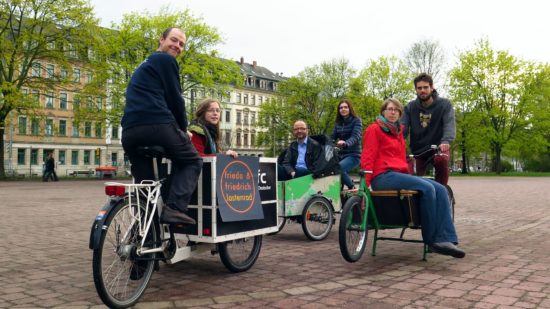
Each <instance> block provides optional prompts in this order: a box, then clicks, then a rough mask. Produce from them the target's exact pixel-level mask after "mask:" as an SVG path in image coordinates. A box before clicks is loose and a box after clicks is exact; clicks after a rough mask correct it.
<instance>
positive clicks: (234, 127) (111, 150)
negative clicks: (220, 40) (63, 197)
mask: <svg viewBox="0 0 550 309" xmlns="http://www.w3.org/2000/svg"><path fill="white" fill-rule="evenodd" d="M75 59H76V58H75ZM237 64H238V65H239V66H240V69H241V74H242V76H243V79H244V83H243V86H239V87H234V86H232V87H231V90H230V91H229V92H228V93H225V94H224V95H218V97H219V100H220V101H221V103H222V106H223V111H222V119H221V131H222V143H223V145H224V148H225V149H233V150H235V151H237V152H239V153H240V154H242V155H252V156H262V155H263V153H264V150H265V149H263V148H258V147H257V146H255V144H256V139H257V136H258V133H259V132H260V130H262V129H261V128H258V127H257V125H256V124H257V119H258V117H259V110H260V106H261V105H262V103H264V102H267V101H268V100H270V99H271V98H272V97H274V96H275V92H276V90H277V87H278V83H279V82H280V81H282V80H284V79H285V78H284V77H283V76H282V74H276V73H273V72H271V71H270V70H269V69H267V68H265V67H262V66H259V65H258V64H257V62H256V61H253V62H252V63H246V62H245V61H244V59H243V58H241V59H240V60H239V61H237ZM30 74H33V75H34V76H37V77H38V76H40V77H42V78H51V77H53V76H60V77H61V78H67V79H69V80H70V81H71V82H72V84H71V83H69V86H67V85H63V86H60V87H54V89H53V90H51V91H46V92H40V91H39V90H35V89H23V94H24V95H28V96H31V97H32V98H33V100H35V101H36V102H37V104H38V106H39V107H40V110H41V114H42V115H41V116H30V115H25V114H19V113H17V112H16V111H13V112H12V113H11V115H10V117H9V119H8V125H7V126H6V131H5V136H4V141H5V144H6V147H4V149H5V154H4V158H5V163H4V164H5V167H6V171H7V173H8V174H9V175H31V174H32V175H41V174H42V168H43V163H44V160H45V158H46V157H47V154H48V153H49V152H53V153H54V158H55V160H56V170H57V174H58V175H60V176H68V175H73V174H75V172H76V173H80V174H82V173H84V172H86V171H91V172H94V171H95V168H97V167H103V166H112V167H116V168H117V170H118V172H119V173H124V172H125V170H127V169H128V166H129V162H128V160H127V158H125V156H124V151H123V149H122V145H121V142H120V135H121V128H120V126H119V124H118V123H117V124H110V123H109V122H108V121H106V120H105V119H103V118H101V117H95V116H97V115H101V114H102V112H104V110H105V109H109V108H110V104H111V102H110V98H109V95H108V89H109V83H107V84H106V85H105V91H104V93H102V94H99V95H82V94H81V93H80V91H79V89H82V88H83V86H85V85H86V83H91V82H92V81H93V78H94V76H93V72H91V71H89V70H87V69H86V65H85V62H80V61H77V60H75V61H73V62H72V67H71V68H70V69H67V68H63V67H61V66H59V65H56V64H55V63H49V62H48V61H47V60H39V61H36V63H35V64H33V69H32V71H31V72H30ZM191 91H193V92H194V93H193V94H190V93H187V94H184V95H185V97H186V102H188V106H189V105H192V104H190V103H192V102H191V100H193V101H195V102H198V101H200V100H201V99H202V98H205V97H209V96H213V94H212V93H209V92H208V91H206V90H205V89H200V88H197V89H193V90H191ZM81 111H84V112H85V113H84V114H85V115H87V116H86V117H85V118H82V117H75V115H76V112H81ZM77 118H78V120H76V119H77Z"/></svg>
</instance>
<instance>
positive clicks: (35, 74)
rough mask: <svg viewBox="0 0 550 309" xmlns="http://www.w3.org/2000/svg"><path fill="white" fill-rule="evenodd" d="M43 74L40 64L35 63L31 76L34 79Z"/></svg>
mask: <svg viewBox="0 0 550 309" xmlns="http://www.w3.org/2000/svg"><path fill="white" fill-rule="evenodd" d="M40 73H41V66H40V63H39V62H33V63H32V68H31V76H32V77H40Z"/></svg>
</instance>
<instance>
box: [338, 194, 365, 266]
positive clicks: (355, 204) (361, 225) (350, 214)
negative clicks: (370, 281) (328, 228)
mask: <svg viewBox="0 0 550 309" xmlns="http://www.w3.org/2000/svg"><path fill="white" fill-rule="evenodd" d="M361 201H362V200H361V197H359V196H352V197H351V198H349V199H348V200H347V201H346V204H345V205H344V209H343V210H342V215H341V216H340V225H339V227H338V241H339V243H340V252H341V253H342V257H344V259H345V260H346V261H348V262H350V263H353V262H357V261H358V260H359V259H360V258H361V256H362V255H363V252H364V251H365V246H366V243H367V235H368V226H367V218H366V216H367V209H366V208H365V207H364V206H363V205H362V203H361ZM365 206H366V205H365ZM363 208H365V209H363Z"/></svg>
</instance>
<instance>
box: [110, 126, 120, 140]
mask: <svg viewBox="0 0 550 309" xmlns="http://www.w3.org/2000/svg"><path fill="white" fill-rule="evenodd" d="M111 131H112V132H111V138H118V126H117V127H113V128H112V129H111Z"/></svg>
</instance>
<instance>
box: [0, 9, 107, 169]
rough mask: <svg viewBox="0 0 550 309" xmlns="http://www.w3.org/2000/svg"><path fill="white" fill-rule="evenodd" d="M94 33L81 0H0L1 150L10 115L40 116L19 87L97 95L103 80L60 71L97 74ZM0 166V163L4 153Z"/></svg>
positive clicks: (90, 16) (92, 21) (90, 15)
mask: <svg viewBox="0 0 550 309" xmlns="http://www.w3.org/2000/svg"><path fill="white" fill-rule="evenodd" d="M98 33H99V31H98V21H97V19H96V18H95V17H94V14H93V8H92V7H91V6H90V4H89V2H88V1H85V0H57V1H31V0H13V1H1V2H0V46H1V48H0V91H1V95H0V146H1V145H3V144H4V141H3V136H4V126H5V124H6V119H7V118H8V115H9V114H10V113H11V112H13V111H16V112H17V113H18V114H24V115H28V116H30V117H41V116H43V112H42V110H41V108H40V106H39V105H38V104H37V102H36V100H34V98H32V97H31V96H25V95H24V92H23V89H32V90H38V91H40V93H42V94H43V93H45V92H49V91H53V90H54V89H55V88H59V89H66V90H69V91H73V92H76V91H86V92H88V93H90V94H99V93H101V91H100V89H102V87H103V84H102V83H101V80H97V82H95V83H86V85H82V84H80V83H74V82H72V80H71V79H70V74H69V76H67V77H65V76H63V75H62V74H60V70H59V68H62V69H64V70H66V71H67V72H71V68H72V64H73V63H75V62H76V63H77V64H78V65H79V67H80V68H82V69H83V72H82V73H84V69H85V70H86V71H88V70H89V71H95V70H96V69H97V68H98V66H99V64H100V63H101V61H100V60H101V59H97V58H94V57H93V55H94V48H96V47H97V46H99V45H100V44H99V40H98V36H97V34H98ZM46 62H47V63H52V64H55V66H56V68H57V70H55V72H53V74H50V75H51V76H47V75H46V74H44V72H46V70H47V66H46ZM33 70H35V71H33ZM38 70H40V72H41V75H40V76H34V75H37V74H32V73H34V72H36V71H38ZM103 93H104V91H103ZM54 94H55V92H54ZM0 162H4V151H3V149H0ZM3 176H4V165H3V164H0V177H3Z"/></svg>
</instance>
